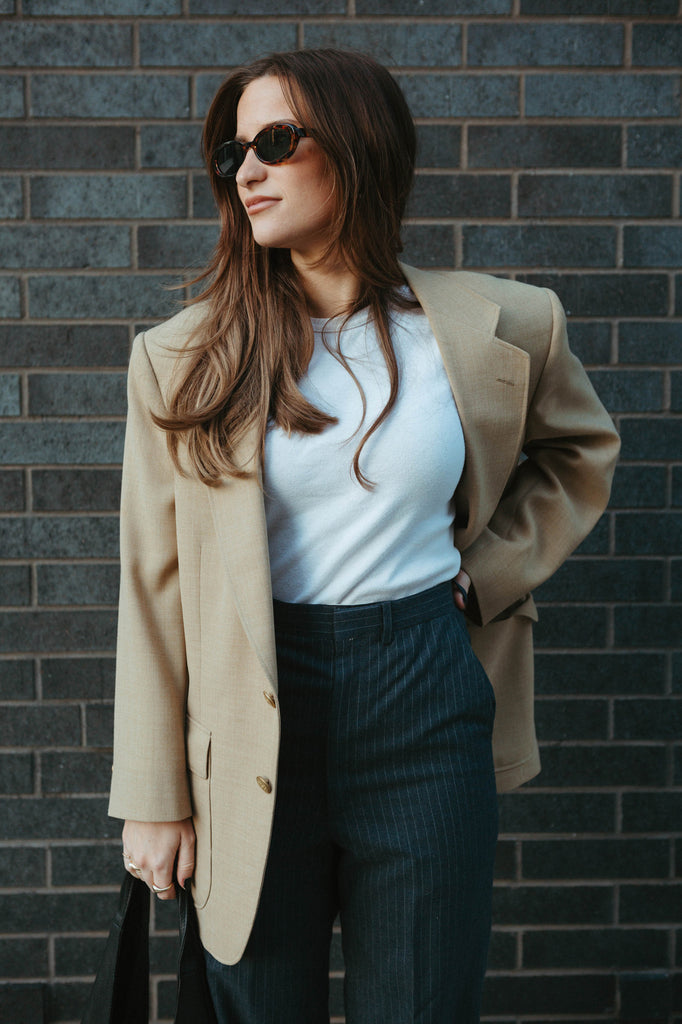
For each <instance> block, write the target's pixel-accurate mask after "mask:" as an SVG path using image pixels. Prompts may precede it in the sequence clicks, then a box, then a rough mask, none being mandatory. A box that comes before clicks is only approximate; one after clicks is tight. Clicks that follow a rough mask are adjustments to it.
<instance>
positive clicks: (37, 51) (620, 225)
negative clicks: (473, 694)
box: [0, 0, 682, 1024]
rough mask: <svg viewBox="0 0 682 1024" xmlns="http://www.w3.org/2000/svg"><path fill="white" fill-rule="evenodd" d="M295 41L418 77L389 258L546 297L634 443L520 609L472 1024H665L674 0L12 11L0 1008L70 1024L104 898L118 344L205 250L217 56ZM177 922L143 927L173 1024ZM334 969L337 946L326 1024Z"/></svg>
mask: <svg viewBox="0 0 682 1024" xmlns="http://www.w3.org/2000/svg"><path fill="white" fill-rule="evenodd" d="M306 45H307V46H316V45H338V46H352V47H358V48H361V49H365V50H368V51H370V52H372V53H374V54H375V55H376V56H378V57H379V59H381V60H382V61H384V62H385V63H386V64H388V65H389V66H390V67H391V68H392V69H393V70H394V71H395V73H396V74H397V76H398V78H399V80H400V82H401V84H402V86H403V88H404V89H405V92H406V94H407V96H408V98H409V101H410V104H411V106H412V109H413V112H414V114H415V116H416V118H417V120H418V126H419V139H420V157H419V173H418V177H417V182H416V186H415V189H414V193H413V196H412V200H411V204H410V208H409V217H408V221H407V225H406V228H405V241H406V256H407V258H408V260H411V261H413V262H416V263H419V264H422V265H426V266H434V267H451V266H462V267H466V268H473V269H484V270H489V271H492V272H493V273H501V274H509V275H511V276H515V277H518V278H519V279H523V280H529V281H532V282H535V283H538V284H543V285H549V286H551V287H553V288H555V289H556V291H557V292H558V293H559V295H560V297H561V298H562V300H563V302H564V304H565V305H566V308H567V310H568V312H569V315H570V317H571V320H572V338H573V343H574V348H575V350H576V352H577V353H578V354H579V356H580V357H581V358H582V359H583V361H584V362H585V363H586V365H587V366H588V369H589V371H590V373H591V376H592V379H593V381H594V384H595V387H596V388H597V390H598V391H599V393H600V394H601V395H602V397H603V399H604V401H605V403H606V405H607V406H608V408H609V409H610V411H611V412H612V413H613V414H614V416H615V418H616V420H617V422H618V425H619V427H620V429H621V432H622V436H623V459H622V463H621V465H620V467H619V470H618V473H617V476H616V482H615V489H614V496H613V500H612V504H611V508H610V510H609V511H608V512H607V513H606V515H605V516H604V517H603V519H602V520H601V522H600V523H599V525H598V527H597V529H596V530H595V531H594V533H593V534H592V535H591V537H590V538H589V539H588V540H586V541H585V542H584V544H583V545H582V546H581V548H580V549H579V551H578V552H577V553H576V554H575V556H574V557H573V558H572V559H571V560H570V562H569V563H568V564H567V565H566V566H564V567H563V568H562V569H561V570H560V571H559V572H558V573H557V575H556V576H555V578H554V579H553V580H551V581H549V582H548V583H547V584H545V586H543V587H542V588H540V591H539V593H538V598H539V600H540V602H541V611H540V622H539V624H538V626H537V632H536V636H537V644H538V659H537V668H538V672H537V691H538V701H537V710H538V726H539V733H540V738H541V742H542V747H543V760H544V766H545V767H544V772H543V774H542V775H541V776H540V777H539V778H538V779H537V780H535V781H534V782H533V783H532V784H531V785H529V786H528V787H526V788H525V789H524V790H523V791H521V792H520V793H516V794H510V795H507V796H505V797H504V798H503V799H502V800H501V823H502V838H501V842H500V847H499V861H498V872H497V875H498V877H497V883H496V888H495V929H494V934H493V941H492V949H491V957H490V973H489V979H488V981H487V986H486V994H485V1020H486V1021H488V1022H491V1024H492V1022H495V1024H502V1022H507V1024H511V1022H515V1024H526V1022H528V1024H530V1022H531V1021H533V1022H536V1024H537V1022H547V1024H549V1022H550V1021H557V1022H558V1021H563V1022H564V1024H578V1022H582V1024H596V1022H597V1021H640V1022H644V1021H646V1022H648V1024H652V1022H656V1021H660V1022H665V1024H672V1022H677V1024H680V1022H682V925H681V924H680V922H682V883H681V882H680V880H679V879H680V875H681V874H682V823H681V822H682V746H679V747H678V746H677V743H678V741H679V740H680V737H681V736H682V653H681V652H680V637H681V635H682V629H681V626H682V614H681V607H682V464H681V463H682V419H681V417H680V414H681V413H682V324H681V322H680V314H681V312H682V275H680V272H679V271H680V262H681V260H680V256H681V255H682V227H680V223H679V214H680V193H681V187H680V174H679V166H680V163H681V162H682V121H681V120H680V74H679V72H680V64H681V63H682V61H681V56H682V23H681V21H680V5H679V2H678V0H420V2H416V0H252V2H251V3H248V2H246V3H244V0H0V65H1V70H0V264H1V265H0V314H1V315H2V318H3V323H2V325H0V557H1V559H2V561H1V562H0V702H1V703H0V722H1V731H0V742H1V743H2V745H3V746H2V750H1V751H0V822H1V824H0V976H1V977H2V982H1V983H0V1020H2V1021H7V1022H8V1024H15V1022H17V1024H18V1022H20V1021H21V1022H24V1024H42V1022H43V1021H49V1022H57V1021H59V1022H66V1021H76V1020H77V1019H78V1018H79V1016H80V1010H81V1007H82V1002H83V998H84V994H85V992H86V990H87V985H88V981H89V978H90V976H91V974H92V972H93V970H94V967H95V964H96V961H97V957H98V955H99V953H100V951H101V948H102V945H103V941H104V934H105V931H106V928H107V922H108V920H109V917H110V915H111V913H112V909H113V907H114V903H115V892H116V888H117V884H118V879H119V875H120V870H121V865H120V860H119V857H120V843H119V838H118V836H119V831H120V827H119V824H118V823H117V822H114V821H111V820H109V819H108V818H107V816H106V791H107V784H108V775H109V763H110V751H109V745H110V740H111V722H112V713H111V698H112V686H113V682H112V681H113V661H112V648H113V642H114V631H115V619H116V610H115V600H116V589H117V562H116V558H117V543H118V542H117V502H118V487H119V480H120V471H119V463H120V458H121V450H122V438H123V418H124V414H125V396H124V374H125V367H126V362H127V356H128V349H129V343H130V340H131V339H132V337H133V335H134V333H135V330H136V328H137V327H139V325H141V324H145V323H149V322H153V321H154V320H156V319H158V318H160V317H163V316H165V315H166V314H168V313H169V312H171V311H172V310H173V309H174V308H175V305H176V303H177V293H173V292H169V291H168V290H167V289H166V287H165V286H166V285H168V284H172V283H175V282H177V281H178V279H179V276H180V274H181V272H182V270H183V268H185V267H197V266H199V265H200V264H201V261H202V260H203V259H204V258H205V256H206V254H207V252H208V251H209V249H210V247H211V245H212V243H213V240H214V238H215V234H216V228H215V223H214V213H213V207H212V201H211V197H210V193H209V190H208V188H207V185H206V182H205V180H204V177H203V174H202V171H201V166H200V157H199V146H198V139H199V127H200V123H201V119H202V115H203V114H204V112H205V110H206V107H207V104H208V102H209V99H210V97H211V95H212V92H213V90H214V89H215V87H216V86H217V84H218V83H219V81H220V80H221V77H222V75H223V73H224V72H225V69H226V67H228V66H229V65H231V64H233V63H235V62H237V61H239V60H240V59H242V58H250V57H252V56H255V55H257V54H258V53H261V52H263V51H269V50H271V49H275V48H291V47H296V46H306ZM173 927H174V912H173V910H172V908H168V907H166V906H157V907H156V908H155V924H154V937H153V949H152V959H153V964H154V970H155V982H154V1008H155V1013H156V1014H157V1016H158V1017H160V1018H167V1017H169V1016H170V1015H171V1013H172V1003H173V984H172V980H170V979H171V977H172V973H173V948H174V943H173V938H172V930H173ZM342 968H343V965H342V957H341V951H340V944H339V939H338V935H337V936H335V941H334V947H333V961H332V1004H333V1008H334V1012H335V1013H336V1014H337V1017H336V1019H337V1020H338V1019H340V1018H339V1016H338V1014H339V1013H340V1007H341V975H342ZM377 1024H378V1022H377ZM382 1024H383V1022H382ZM386 1024H389V1022H386Z"/></svg>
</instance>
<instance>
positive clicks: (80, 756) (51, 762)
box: [41, 751, 121, 885]
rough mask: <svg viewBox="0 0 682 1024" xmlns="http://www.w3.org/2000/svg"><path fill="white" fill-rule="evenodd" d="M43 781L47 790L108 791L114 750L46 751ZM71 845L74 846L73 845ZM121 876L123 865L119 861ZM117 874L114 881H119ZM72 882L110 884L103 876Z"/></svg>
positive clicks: (50, 791)
mask: <svg viewBox="0 0 682 1024" xmlns="http://www.w3.org/2000/svg"><path fill="white" fill-rule="evenodd" d="M41 761H42V767H43V771H42V783H43V791H44V792H45V793H64V794H67V795H71V794H74V793H108V792H109V789H110V787H111V754H108V753H107V754H103V753H99V752H93V751H78V752H72V751H59V753H49V754H43V755H42V757H41ZM69 849H71V848H69ZM116 867H117V869H118V870H117V876H116V877H118V876H120V873H121V869H120V865H119V864H118V862H117V863H116ZM116 877H114V878H113V879H112V880H111V882H112V884H113V883H115V881H116ZM71 884H72V885H87V884H93V885H95V884H99V885H102V884H106V882H104V883H103V881H102V879H101V878H97V879H94V880H93V881H92V883H89V882H87V881H86V879H85V878H83V877H81V878H80V879H75V880H74V881H73V882H72V883H71Z"/></svg>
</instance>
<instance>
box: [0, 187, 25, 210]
mask: <svg viewBox="0 0 682 1024" xmlns="http://www.w3.org/2000/svg"><path fill="white" fill-rule="evenodd" d="M23 215H24V197H23V194H22V190H21V180H20V179H19V178H8V177H0V219H2V220H11V219H12V218H17V217H23Z"/></svg>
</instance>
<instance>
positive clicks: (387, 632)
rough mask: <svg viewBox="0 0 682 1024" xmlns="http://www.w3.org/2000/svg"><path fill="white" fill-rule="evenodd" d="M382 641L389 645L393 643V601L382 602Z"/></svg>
mask: <svg viewBox="0 0 682 1024" xmlns="http://www.w3.org/2000/svg"><path fill="white" fill-rule="evenodd" d="M381 625H382V633H381V642H382V644H385V646H386V647H388V645H389V644H391V643H393V616H392V615H391V602H390V601H383V602H382V604H381Z"/></svg>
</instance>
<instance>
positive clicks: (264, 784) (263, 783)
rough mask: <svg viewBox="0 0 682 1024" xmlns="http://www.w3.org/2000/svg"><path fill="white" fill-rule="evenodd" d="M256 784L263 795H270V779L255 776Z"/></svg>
mask: <svg viewBox="0 0 682 1024" xmlns="http://www.w3.org/2000/svg"><path fill="white" fill-rule="evenodd" d="M256 782H257V783H258V785H259V786H260V788H261V789H262V790H263V792H264V793H272V783H271V782H270V779H264V778H263V776H262V775H257V776H256Z"/></svg>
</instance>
